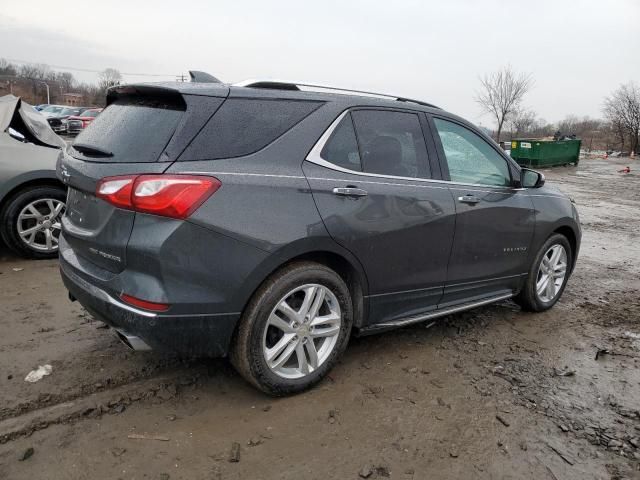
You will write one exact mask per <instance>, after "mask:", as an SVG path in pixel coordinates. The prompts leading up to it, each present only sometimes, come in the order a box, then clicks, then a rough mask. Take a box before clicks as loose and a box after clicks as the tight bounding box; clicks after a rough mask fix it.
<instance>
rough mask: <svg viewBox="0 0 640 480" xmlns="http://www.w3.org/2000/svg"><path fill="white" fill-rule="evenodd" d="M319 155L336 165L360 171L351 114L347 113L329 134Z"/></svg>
mask: <svg viewBox="0 0 640 480" xmlns="http://www.w3.org/2000/svg"><path fill="white" fill-rule="evenodd" d="M320 157H322V159H324V160H326V161H327V162H330V163H332V164H334V165H336V166H338V167H342V168H346V169H348V170H356V171H362V166H361V164H360V152H358V140H357V139H356V131H355V129H354V128H353V121H352V120H351V114H350V113H347V114H346V115H345V116H344V118H343V119H342V120H341V121H340V123H339V124H338V126H337V127H336V129H335V130H334V131H333V133H332V134H331V137H330V138H329V141H328V142H327V143H326V144H325V145H324V147H323V148H322V151H321V152H320Z"/></svg>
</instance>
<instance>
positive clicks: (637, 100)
mask: <svg viewBox="0 0 640 480" xmlns="http://www.w3.org/2000/svg"><path fill="white" fill-rule="evenodd" d="M603 111H604V114H605V116H606V117H607V119H608V120H609V121H610V122H611V124H612V126H613V128H614V130H618V131H619V130H621V129H622V130H624V132H625V133H624V134H623V142H624V135H625V134H626V135H627V136H628V137H629V148H630V149H631V151H634V152H637V151H638V142H639V138H638V137H639V136H640V88H638V85H636V84H635V83H634V82H630V83H628V84H626V85H621V86H620V87H619V88H618V89H617V90H616V91H615V92H613V93H612V94H611V96H610V97H607V98H605V101H604V109H603Z"/></svg>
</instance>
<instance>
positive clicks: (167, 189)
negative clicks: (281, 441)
mask: <svg viewBox="0 0 640 480" xmlns="http://www.w3.org/2000/svg"><path fill="white" fill-rule="evenodd" d="M57 175H58V178H59V179H60V180H62V181H63V182H64V184H65V185H67V186H68V196H67V208H66V212H65V214H64V217H63V218H62V234H61V235H60V240H59V250H60V269H61V274H62V278H63V281H64V283H65V286H66V287H67V289H68V290H69V297H70V299H71V300H76V299H77V300H78V301H79V302H80V303H81V304H82V305H83V306H84V307H85V308H86V309H87V310H88V311H89V312H90V313H91V314H92V315H94V316H95V317H96V318H98V319H100V320H102V321H104V322H106V323H107V324H108V325H110V326H111V327H112V328H113V329H114V330H115V332H116V334H117V335H118V336H119V338H120V339H121V340H122V341H123V342H124V343H126V344H127V345H128V346H129V347H131V348H133V349H136V350H148V349H165V350H173V351H177V352H180V353H182V354H185V355H207V356H226V355H228V356H229V357H230V359H231V362H232V363H233V365H234V366H235V367H236V369H237V370H238V372H240V374H241V375H242V376H243V377H244V378H246V379H247V380H248V381H249V382H251V383H252V384H253V385H255V386H256V387H257V388H259V389H261V390H263V391H265V392H267V393H269V394H272V395H285V394H290V393H294V392H298V391H301V390H303V389H305V388H308V387H310V386H311V385H314V384H315V383H317V382H318V381H319V380H320V379H321V378H322V377H323V376H324V375H326V374H327V372H328V371H329V370H330V369H331V368H332V366H333V365H335V363H336V361H337V360H338V358H339V356H340V354H341V353H342V352H343V351H344V349H345V347H346V345H347V343H348V340H349V337H350V335H352V334H358V335H364V334H368V333H374V332H380V331H384V330H388V329H392V328H396V327H400V326H404V325H410V324H413V323H416V322H422V321H425V320H430V319H433V318H436V317H441V316H443V315H448V314H451V313H454V312H460V311H463V310H467V309H470V308H474V307H478V306H481V305H487V304H490V303H493V302H498V301H501V300H505V299H509V298H512V299H513V300H514V301H515V302H516V303H518V304H519V305H520V306H521V307H522V308H523V309H525V310H529V311H534V312H540V311H543V310H546V309H548V308H551V307H552V306H553V305H554V304H555V303H556V302H557V301H558V299H559V298H560V296H561V295H562V292H563V290H564V288H565V286H566V283H567V280H568V279H569V276H570V274H571V272H572V270H573V267H574V265H575V262H576V258H577V256H578V250H579V247H580V238H581V230H580V225H579V220H578V213H577V212H576V209H575V207H574V205H573V203H572V201H571V200H570V199H569V198H568V197H567V196H565V195H564V194H562V193H560V192H559V191H558V190H556V189H554V188H552V187H550V186H548V185H547V186H545V185H544V183H545V181H544V176H543V175H542V174H540V173H538V172H535V171H533V170H528V169H525V168H521V167H519V166H518V165H517V164H516V163H515V162H514V161H513V160H512V159H511V158H510V157H509V156H508V155H506V154H505V153H504V152H503V151H502V150H501V149H500V148H499V147H498V145H497V144H496V143H495V142H494V141H493V140H491V139H490V138H489V137H488V136H487V135H486V134H485V133H483V132H482V131H481V130H479V129H478V128H476V127H475V126H474V125H472V124H471V123H469V122H467V121H465V120H463V119H462V118H459V117H457V116H455V115H452V114H450V113H447V112H446V111H444V110H442V109H440V108H438V107H435V106H434V105H431V104H428V103H425V102H421V101H417V100H411V99H407V98H402V97H395V96H389V95H382V94H370V93H368V92H359V91H351V90H345V89H339V88H333V87H321V86H316V85H309V84H299V83H288V82H279V81H253V82H244V83H242V84H235V85H227V84H223V83H220V82H217V81H216V80H215V79H214V78H213V77H209V78H208V79H205V81H204V82H198V81H196V82H192V83H160V84H140V85H125V86H119V87H115V88H112V89H111V90H110V91H109V93H108V95H107V107H106V109H105V110H104V112H103V113H102V114H101V115H100V116H99V117H97V118H96V119H95V121H94V122H93V124H92V125H91V126H90V127H89V128H87V129H86V130H85V131H83V132H82V133H81V134H80V135H79V136H78V137H77V139H76V140H75V142H74V143H73V145H72V146H70V147H68V148H67V149H66V150H65V151H63V152H62V153H61V154H60V158H59V160H58V167H57Z"/></svg>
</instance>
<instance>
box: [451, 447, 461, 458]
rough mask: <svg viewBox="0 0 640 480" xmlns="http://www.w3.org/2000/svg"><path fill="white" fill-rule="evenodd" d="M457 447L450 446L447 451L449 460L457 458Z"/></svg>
mask: <svg viewBox="0 0 640 480" xmlns="http://www.w3.org/2000/svg"><path fill="white" fill-rule="evenodd" d="M458 455H459V453H458V446H457V445H451V448H450V449H449V456H450V457H451V458H458Z"/></svg>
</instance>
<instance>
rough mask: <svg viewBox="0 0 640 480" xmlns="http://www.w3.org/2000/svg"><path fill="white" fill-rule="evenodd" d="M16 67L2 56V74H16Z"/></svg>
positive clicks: (0, 60)
mask: <svg viewBox="0 0 640 480" xmlns="http://www.w3.org/2000/svg"><path fill="white" fill-rule="evenodd" d="M17 73H18V71H17V70H16V67H15V66H14V65H13V64H12V63H10V62H9V61H7V60H6V59H4V58H0V75H11V76H13V75H16V74H17Z"/></svg>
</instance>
